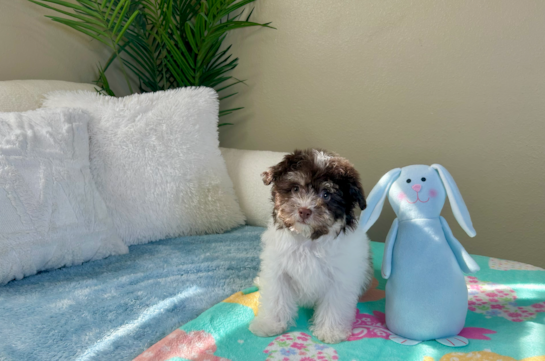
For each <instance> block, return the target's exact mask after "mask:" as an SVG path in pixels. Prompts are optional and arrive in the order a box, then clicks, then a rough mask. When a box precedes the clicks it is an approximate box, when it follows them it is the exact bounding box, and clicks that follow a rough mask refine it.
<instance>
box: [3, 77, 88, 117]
mask: <svg viewBox="0 0 545 361" xmlns="http://www.w3.org/2000/svg"><path fill="white" fill-rule="evenodd" d="M95 88H96V86H95V85H93V84H84V83H72V82H68V81H60V80H8V81H0V112H24V111H27V110H33V109H38V108H39V107H41V105H42V101H43V95H44V94H45V93H49V92H52V91H55V90H88V91H95Z"/></svg>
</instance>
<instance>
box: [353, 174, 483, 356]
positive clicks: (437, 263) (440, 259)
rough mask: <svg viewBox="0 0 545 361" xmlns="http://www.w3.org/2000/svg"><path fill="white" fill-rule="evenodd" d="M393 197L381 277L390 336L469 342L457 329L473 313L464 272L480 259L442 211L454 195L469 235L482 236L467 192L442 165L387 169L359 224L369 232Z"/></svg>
mask: <svg viewBox="0 0 545 361" xmlns="http://www.w3.org/2000/svg"><path fill="white" fill-rule="evenodd" d="M386 194H388V199H389V201H390V204H391V205H392V208H393V209H394V211H395V213H396V215H397V218H396V219H395V220H394V223H393V224H392V227H391V228H390V232H389V233H388V236H387V237H386V244H385V246H384V247H385V248H384V258H383V261H382V277H384V278H385V279H388V282H387V284H386V325H387V326H388V328H389V329H390V331H392V332H393V333H394V334H395V335H392V336H390V339H391V340H393V341H396V342H398V343H402V344H404V345H415V344H417V343H419V342H421V341H425V340H432V339H435V340H436V341H438V342H440V343H442V344H443V345H446V346H465V345H467V343H468V341H467V339H466V338H464V337H461V336H457V335H458V333H459V332H460V331H461V330H462V328H463V327H464V322H465V319H466V314H467V301H468V297H467V288H466V283H465V279H464V275H463V273H462V272H465V273H473V272H476V271H478V270H479V266H478V265H477V263H476V262H475V261H474V260H473V258H471V256H470V255H469V254H468V253H467V251H466V250H465V249H464V247H463V246H462V245H461V244H460V242H458V240H457V239H456V238H454V236H453V234H452V231H451V230H450V228H449V226H448V224H447V222H446V221H445V219H444V218H443V217H441V216H440V215H439V214H440V213H441V209H443V205H444V204H445V198H446V195H448V197H449V200H450V204H451V207H452V212H453V213H454V217H456V220H457V221H458V223H460V226H461V227H462V228H463V229H464V230H465V231H466V233H467V234H468V235H469V236H470V237H474V236H475V235H476V232H475V229H473V225H472V223H471V218H470V217H469V212H468V210H467V207H466V205H465V203H464V200H463V199H462V195H461V194H460V191H459V190H458V187H457V186H456V183H455V182H454V179H453V178H452V176H451V175H450V173H449V172H448V171H447V170H446V169H445V168H444V167H443V166H441V165H439V164H434V165H432V166H427V165H411V166H408V167H404V168H402V169H399V168H397V169H393V170H391V171H389V172H388V173H386V174H385V175H384V176H383V177H382V178H381V179H380V181H379V182H378V184H377V185H376V186H375V187H374V188H373V190H372V191H371V193H370V194H369V197H368V198H367V209H365V211H364V212H363V213H362V215H361V218H360V227H363V230H364V231H367V230H368V229H369V228H370V227H371V226H372V225H373V224H374V223H375V221H376V220H377V218H378V217H379V215H380V212H381V211H382V206H383V205H384V199H385V198H386Z"/></svg>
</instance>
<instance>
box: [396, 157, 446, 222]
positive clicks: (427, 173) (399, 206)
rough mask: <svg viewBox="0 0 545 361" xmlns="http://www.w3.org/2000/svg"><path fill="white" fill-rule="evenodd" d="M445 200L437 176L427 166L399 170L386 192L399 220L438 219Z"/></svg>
mask: <svg viewBox="0 0 545 361" xmlns="http://www.w3.org/2000/svg"><path fill="white" fill-rule="evenodd" d="M445 198H446V194H445V188H444V186H443V182H442V181H441V178H440V177H439V174H438V173H437V171H436V170H435V169H434V168H432V167H430V166H427V165H411V166H408V167H404V168H401V173H400V174H399V177H398V178H397V180H396V181H395V182H394V183H393V184H392V186H391V187H390V191H389V192H388V200H389V201H390V204H391V205H392V208H393V209H394V211H395V213H396V214H397V216H398V218H399V220H404V219H417V218H431V217H438V216H439V214H440V213H441V209H443V205H444V204H445Z"/></svg>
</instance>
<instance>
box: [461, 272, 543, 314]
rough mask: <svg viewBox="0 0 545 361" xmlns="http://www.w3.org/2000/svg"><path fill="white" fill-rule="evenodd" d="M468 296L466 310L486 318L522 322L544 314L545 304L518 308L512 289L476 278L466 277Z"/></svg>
mask: <svg viewBox="0 0 545 361" xmlns="http://www.w3.org/2000/svg"><path fill="white" fill-rule="evenodd" d="M466 284H467V290H468V294H469V301H468V308H469V310H470V311H473V312H476V313H481V314H483V315H484V316H485V317H486V318H491V317H503V318H505V319H507V320H509V321H512V322H523V321H528V320H533V319H534V318H536V314H537V313H538V312H545V302H539V303H535V304H533V305H531V306H518V305H517V293H516V292H515V290H514V289H512V288H510V287H508V286H505V285H500V284H497V283H493V282H486V281H480V280H478V279H477V277H473V276H467V277H466Z"/></svg>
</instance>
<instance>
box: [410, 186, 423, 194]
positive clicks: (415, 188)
mask: <svg viewBox="0 0 545 361" xmlns="http://www.w3.org/2000/svg"><path fill="white" fill-rule="evenodd" d="M412 189H414V190H415V192H416V193H418V192H420V190H421V189H422V186H421V185H420V184H415V185H414V186H412Z"/></svg>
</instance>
